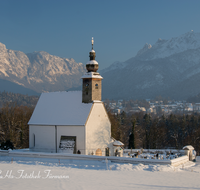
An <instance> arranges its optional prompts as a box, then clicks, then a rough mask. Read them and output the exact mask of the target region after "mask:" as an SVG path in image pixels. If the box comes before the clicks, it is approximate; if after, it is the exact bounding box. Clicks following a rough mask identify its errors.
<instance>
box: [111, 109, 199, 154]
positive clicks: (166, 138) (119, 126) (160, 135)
mask: <svg viewBox="0 0 200 190" xmlns="http://www.w3.org/2000/svg"><path fill="white" fill-rule="evenodd" d="M108 115H109V118H110V121H111V133H112V137H114V138H115V139H116V140H120V141H122V142H123V143H124V145H125V146H124V147H125V148H133V149H134V148H144V149H164V148H169V149H182V148H183V147H184V146H186V145H192V146H193V147H194V148H195V150H196V151H197V153H198V155H200V115H199V114H192V115H177V114H171V115H168V116H165V115H162V116H158V115H153V114H144V113H142V112H141V113H135V114H132V115H127V114H126V113H125V112H122V113H121V114H116V115H114V114H112V113H111V112H110V111H109V110H108Z"/></svg>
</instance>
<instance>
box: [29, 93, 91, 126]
mask: <svg viewBox="0 0 200 190" xmlns="http://www.w3.org/2000/svg"><path fill="white" fill-rule="evenodd" d="M91 107H92V103H88V104H84V103H82V91H69V92H66V91H64V92H50V93H42V94H41V96H40V99H39V101H38V103H37V105H36V107H35V110H34V112H33V114H32V116H31V119H30V121H29V123H28V124H29V125H85V122H86V120H87V118H88V115H89V113H90V110H91Z"/></svg>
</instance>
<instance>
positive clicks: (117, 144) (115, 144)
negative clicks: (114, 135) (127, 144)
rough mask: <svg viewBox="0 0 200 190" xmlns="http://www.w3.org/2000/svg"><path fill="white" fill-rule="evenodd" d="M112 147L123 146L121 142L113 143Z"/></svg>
mask: <svg viewBox="0 0 200 190" xmlns="http://www.w3.org/2000/svg"><path fill="white" fill-rule="evenodd" d="M113 146H124V144H123V143H122V142H121V141H115V142H114V143H113Z"/></svg>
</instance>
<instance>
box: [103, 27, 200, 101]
mask: <svg viewBox="0 0 200 190" xmlns="http://www.w3.org/2000/svg"><path fill="white" fill-rule="evenodd" d="M101 74H102V75H103V77H104V81H103V98H110V99H112V98H114V99H121V98H122V99H123V98H133V99H136V98H137V99H141V98H155V97H156V96H159V95H161V96H163V97H171V98H175V99H185V98H187V97H189V96H191V95H195V94H198V93H200V89H199V88H198V86H199V84H200V83H199V82H200V33H194V32H193V31H190V32H188V33H186V34H183V35H181V36H179V37H175V38H172V39H169V40H162V39H158V41H157V42H156V43H155V44H154V45H150V44H145V45H144V47H143V48H142V49H141V50H139V51H138V53H137V55H136V56H135V57H133V58H131V59H129V60H127V61H125V62H123V63H119V62H117V63H114V64H112V65H111V66H110V67H108V68H106V69H104V70H102V72H101ZM111 92H112V93H111Z"/></svg>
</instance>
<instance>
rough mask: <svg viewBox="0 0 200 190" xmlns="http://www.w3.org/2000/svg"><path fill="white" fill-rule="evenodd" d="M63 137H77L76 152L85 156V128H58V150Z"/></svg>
mask: <svg viewBox="0 0 200 190" xmlns="http://www.w3.org/2000/svg"><path fill="white" fill-rule="evenodd" d="M61 136H75V137H76V152H77V151H78V150H80V151H81V154H85V126H57V150H59V144H60V139H61ZM58 152H59V151H58Z"/></svg>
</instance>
